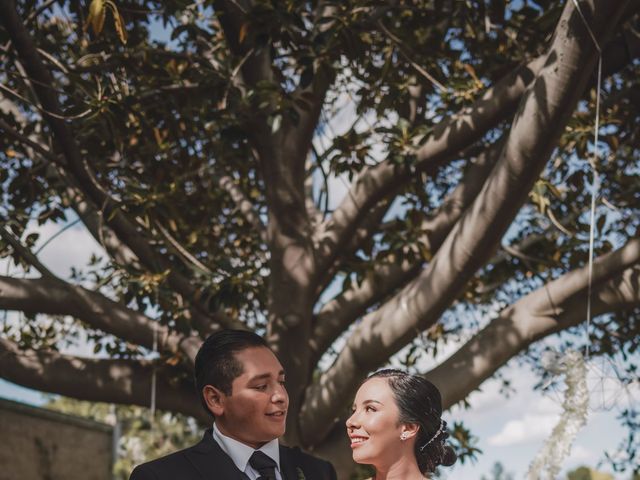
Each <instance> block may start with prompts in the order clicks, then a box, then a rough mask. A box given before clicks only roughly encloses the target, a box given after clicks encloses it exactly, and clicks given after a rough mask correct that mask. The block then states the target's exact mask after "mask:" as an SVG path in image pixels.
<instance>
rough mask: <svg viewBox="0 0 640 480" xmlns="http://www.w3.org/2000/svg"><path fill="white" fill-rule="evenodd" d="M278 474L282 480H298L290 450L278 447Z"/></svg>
mask: <svg viewBox="0 0 640 480" xmlns="http://www.w3.org/2000/svg"><path fill="white" fill-rule="evenodd" d="M280 472H281V473H282V477H283V480H298V472H297V471H296V465H295V462H294V459H293V455H292V452H291V449H289V448H287V447H284V446H282V445H280Z"/></svg>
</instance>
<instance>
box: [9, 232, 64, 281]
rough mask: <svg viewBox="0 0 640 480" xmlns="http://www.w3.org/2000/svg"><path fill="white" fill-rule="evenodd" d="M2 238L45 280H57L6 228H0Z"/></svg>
mask: <svg viewBox="0 0 640 480" xmlns="http://www.w3.org/2000/svg"><path fill="white" fill-rule="evenodd" d="M0 237H2V238H4V240H5V241H6V242H7V243H8V244H9V245H11V246H12V247H13V250H14V252H15V253H16V254H18V255H19V256H21V257H22V258H24V259H25V260H26V261H27V262H28V263H29V264H30V265H31V266H32V267H34V268H35V269H36V270H37V271H38V272H40V274H41V275H42V276H43V277H44V278H49V279H57V278H58V277H56V276H55V275H54V274H53V273H52V272H51V271H50V270H49V269H48V268H47V267H45V266H44V265H43V264H42V263H41V262H40V260H38V257H36V256H35V255H34V254H33V252H31V250H29V249H28V248H27V247H25V246H24V245H23V244H22V242H21V241H20V239H19V238H16V236H15V235H13V234H12V233H11V232H10V231H9V229H8V228H7V227H6V226H2V227H1V228H0Z"/></svg>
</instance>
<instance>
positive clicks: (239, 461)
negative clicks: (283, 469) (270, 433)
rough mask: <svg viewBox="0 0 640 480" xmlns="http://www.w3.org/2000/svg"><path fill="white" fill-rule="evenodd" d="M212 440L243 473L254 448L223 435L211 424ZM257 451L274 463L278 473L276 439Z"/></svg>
mask: <svg viewBox="0 0 640 480" xmlns="http://www.w3.org/2000/svg"><path fill="white" fill-rule="evenodd" d="M213 439H214V440H215V441H216V442H217V443H218V445H220V448H222V450H223V451H224V453H226V454H227V455H229V457H230V458H231V460H232V461H233V463H234V464H235V466H236V467H238V470H240V471H241V472H244V471H245V470H246V468H247V463H249V459H250V458H251V455H253V452H254V451H255V450H254V448H253V447H250V446H248V445H245V444H244V443H242V442H239V441H237V440H234V439H233V438H231V437H228V436H226V435H224V434H223V433H222V432H220V429H219V428H218V426H217V425H216V424H215V423H214V424H213ZM258 450H260V451H261V452H262V453H264V454H265V455H267V456H268V457H269V458H271V459H272V460H273V461H274V462H276V465H277V468H278V471H280V446H279V444H278V439H277V438H275V439H273V440H271V441H270V442H268V443H265V444H264V445H263V446H262V447H260V448H259V449H258Z"/></svg>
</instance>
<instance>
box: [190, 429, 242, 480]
mask: <svg viewBox="0 0 640 480" xmlns="http://www.w3.org/2000/svg"><path fill="white" fill-rule="evenodd" d="M185 455H186V456H187V458H188V459H189V461H190V462H191V464H192V465H193V466H194V467H195V469H196V470H197V471H198V473H199V474H200V476H201V477H202V478H203V479H207V480H212V479H216V478H219V479H225V480H227V479H229V480H243V479H244V476H243V473H242V472H240V470H238V468H237V467H236V465H235V464H234V463H233V460H231V459H230V458H229V456H228V455H227V454H226V453H224V452H223V451H222V449H221V448H220V445H218V443H217V442H216V441H215V440H214V439H213V435H212V431H211V429H209V430H207V431H206V432H205V433H204V436H203V437H202V440H201V441H200V443H198V444H197V445H194V446H193V447H191V448H190V449H188V450H187V451H186V452H185Z"/></svg>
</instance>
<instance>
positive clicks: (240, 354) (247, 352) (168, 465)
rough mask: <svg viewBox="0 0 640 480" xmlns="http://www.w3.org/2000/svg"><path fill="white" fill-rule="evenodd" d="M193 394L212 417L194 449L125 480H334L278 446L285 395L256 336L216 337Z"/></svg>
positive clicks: (324, 466) (205, 349) (199, 361)
mask: <svg viewBox="0 0 640 480" xmlns="http://www.w3.org/2000/svg"><path fill="white" fill-rule="evenodd" d="M195 380H196V388H197V390H198V392H199V393H200V396H201V400H202V404H203V406H204V408H205V409H206V410H207V412H209V413H210V414H211V415H213V417H214V424H213V429H209V430H207V431H206V432H205V434H204V437H203V438H202V440H201V441H200V443H198V444H197V445H194V446H192V447H189V448H187V449H185V450H181V451H179V452H176V453H173V454H171V455H168V456H166V457H163V458H160V459H158V460H154V461H152V462H148V463H144V464H142V465H139V466H138V467H136V468H135V469H134V470H133V472H132V473H131V477H130V478H129V480H299V479H300V480H302V479H305V480H335V479H336V473H335V470H334V469H333V467H332V466H331V464H330V463H328V462H325V461H324V460H320V459H318V458H315V457H312V456H310V455H307V454H305V453H303V452H301V451H300V450H299V449H297V448H288V447H284V446H282V445H279V443H278V437H280V436H281V435H283V434H284V429H285V423H286V418H287V407H288V405H289V396H288V394H287V390H286V389H285V387H284V370H283V369H282V365H281V364H280V362H279V361H278V359H277V358H276V356H275V355H274V353H273V352H272V351H271V350H270V349H269V347H268V346H267V343H266V342H265V341H264V339H263V338H262V337H260V336H259V335H256V334H255V333H253V332H246V331H242V330H222V331H220V332H216V333H214V334H213V335H211V336H210V337H209V338H207V339H206V340H205V342H204V343H203V344H202V347H200V350H199V351H198V354H197V356H196V365H195Z"/></svg>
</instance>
